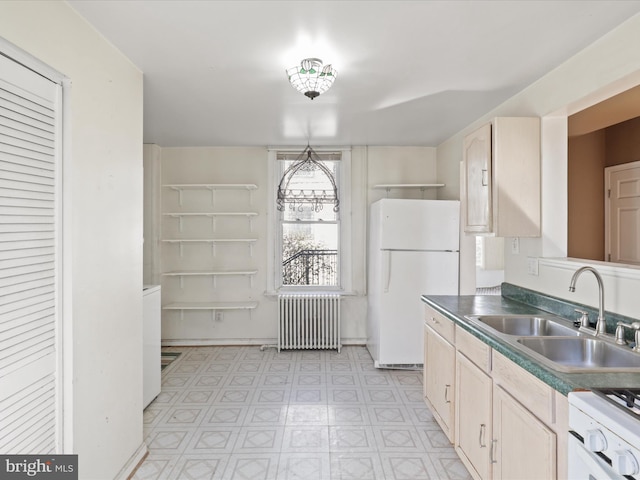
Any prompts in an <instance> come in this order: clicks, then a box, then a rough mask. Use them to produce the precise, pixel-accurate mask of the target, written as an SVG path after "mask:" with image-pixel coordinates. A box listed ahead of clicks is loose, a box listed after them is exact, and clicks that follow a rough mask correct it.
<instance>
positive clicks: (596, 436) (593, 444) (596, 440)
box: [584, 430, 607, 452]
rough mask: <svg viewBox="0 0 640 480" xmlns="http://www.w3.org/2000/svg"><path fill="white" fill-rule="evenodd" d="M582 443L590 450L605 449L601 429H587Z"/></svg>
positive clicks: (600, 450) (599, 450)
mask: <svg viewBox="0 0 640 480" xmlns="http://www.w3.org/2000/svg"><path fill="white" fill-rule="evenodd" d="M584 445H585V447H587V449H588V450H589V451H591V452H603V451H605V450H606V449H607V439H606V437H605V436H604V433H602V431H601V430H587V431H586V433H585V436H584Z"/></svg>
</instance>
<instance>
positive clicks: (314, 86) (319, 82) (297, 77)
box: [287, 58, 338, 100]
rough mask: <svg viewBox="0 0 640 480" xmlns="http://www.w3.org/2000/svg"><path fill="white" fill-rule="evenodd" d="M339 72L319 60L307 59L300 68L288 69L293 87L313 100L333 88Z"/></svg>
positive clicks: (301, 63)
mask: <svg viewBox="0 0 640 480" xmlns="http://www.w3.org/2000/svg"><path fill="white" fill-rule="evenodd" d="M337 73H338V72H336V71H335V69H334V68H333V67H332V66H331V65H325V66H323V65H322V60H320V59H319V58H305V59H304V60H302V62H300V65H299V66H295V67H291V68H289V69H287V76H288V77H289V82H291V85H293V87H294V88H295V89H296V90H298V91H299V92H300V93H302V94H304V95H305V96H307V97H309V98H310V99H311V100H313V99H314V98H316V97H317V96H318V95H320V94H321V93H324V92H326V91H327V90H329V88H331V85H333V82H334V81H335V79H336V75H337Z"/></svg>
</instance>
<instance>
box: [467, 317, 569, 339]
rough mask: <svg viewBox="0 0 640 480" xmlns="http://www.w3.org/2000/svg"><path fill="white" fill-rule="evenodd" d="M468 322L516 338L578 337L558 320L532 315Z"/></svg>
mask: <svg viewBox="0 0 640 480" xmlns="http://www.w3.org/2000/svg"><path fill="white" fill-rule="evenodd" d="M468 318H469V320H471V321H475V322H476V323H478V324H480V325H482V326H487V327H489V328H492V329H493V330H495V331H497V332H499V333H502V334H504V335H513V336H518V337H549V336H553V337H560V336H563V337H567V336H575V335H578V330H577V329H576V328H573V327H571V326H570V324H568V322H567V324H566V325H565V324H562V323H560V319H558V320H552V319H550V318H546V317H541V316H532V315H508V316H507V315H477V316H470V317H468Z"/></svg>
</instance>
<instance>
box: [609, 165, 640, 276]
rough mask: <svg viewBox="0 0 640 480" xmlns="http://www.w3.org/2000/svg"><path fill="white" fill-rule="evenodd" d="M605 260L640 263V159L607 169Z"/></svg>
mask: <svg viewBox="0 0 640 480" xmlns="http://www.w3.org/2000/svg"><path fill="white" fill-rule="evenodd" d="M605 260H607V261H609V262H617V263H629V264H635V265H640V162H632V163H626V164H623V165H616V166H614V167H607V168H605Z"/></svg>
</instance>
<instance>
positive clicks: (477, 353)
mask: <svg viewBox="0 0 640 480" xmlns="http://www.w3.org/2000/svg"><path fill="white" fill-rule="evenodd" d="M456 350H458V351H459V352H460V353H462V354H463V355H464V356H465V357H467V358H468V359H469V360H471V361H472V362H473V363H475V364H476V365H477V366H478V367H479V368H480V369H481V370H483V371H484V372H487V373H488V372H489V371H490V365H491V347H490V346H489V345H487V344H486V343H484V342H482V341H481V340H478V339H477V338H476V337H474V336H473V335H471V334H470V333H469V332H467V331H466V330H464V329H463V328H461V327H456Z"/></svg>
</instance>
